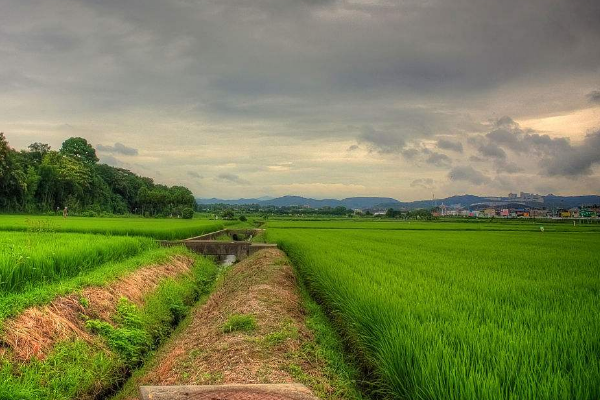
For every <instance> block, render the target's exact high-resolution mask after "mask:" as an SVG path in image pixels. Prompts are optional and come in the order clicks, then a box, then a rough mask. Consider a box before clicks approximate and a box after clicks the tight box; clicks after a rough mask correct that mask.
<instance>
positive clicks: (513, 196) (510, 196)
mask: <svg viewBox="0 0 600 400" xmlns="http://www.w3.org/2000/svg"><path fill="white" fill-rule="evenodd" d="M508 198H509V199H516V198H517V194H516V193H509V194H508Z"/></svg>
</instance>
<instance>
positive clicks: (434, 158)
mask: <svg viewBox="0 0 600 400" xmlns="http://www.w3.org/2000/svg"><path fill="white" fill-rule="evenodd" d="M425 162H426V163H428V164H432V165H435V166H438V167H448V166H450V165H451V164H452V160H451V159H450V157H448V156H447V155H445V154H443V153H436V152H431V153H430V154H429V156H428V157H427V158H426V159H425Z"/></svg>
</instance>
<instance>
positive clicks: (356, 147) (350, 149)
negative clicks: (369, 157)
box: [346, 144, 360, 151]
mask: <svg viewBox="0 0 600 400" xmlns="http://www.w3.org/2000/svg"><path fill="white" fill-rule="evenodd" d="M359 148H360V147H359V146H358V145H356V144H353V145H352V146H350V147H348V148H347V149H346V151H355V150H358V149H359Z"/></svg>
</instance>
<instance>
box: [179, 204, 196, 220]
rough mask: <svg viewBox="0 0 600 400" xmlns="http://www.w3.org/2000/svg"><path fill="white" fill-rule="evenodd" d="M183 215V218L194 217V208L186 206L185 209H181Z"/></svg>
mask: <svg viewBox="0 0 600 400" xmlns="http://www.w3.org/2000/svg"><path fill="white" fill-rule="evenodd" d="M181 217H182V218H183V219H192V218H194V210H192V209H191V208H189V207H186V208H184V209H183V210H181Z"/></svg>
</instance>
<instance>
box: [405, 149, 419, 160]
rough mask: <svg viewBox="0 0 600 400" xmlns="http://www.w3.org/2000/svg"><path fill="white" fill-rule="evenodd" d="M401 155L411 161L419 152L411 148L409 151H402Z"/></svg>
mask: <svg viewBox="0 0 600 400" xmlns="http://www.w3.org/2000/svg"><path fill="white" fill-rule="evenodd" d="M401 153H402V155H403V156H404V157H405V158H406V159H408V160H412V159H414V158H415V157H417V156H418V155H419V154H420V153H421V152H420V151H419V150H417V149H414V148H411V149H406V150H402V152H401Z"/></svg>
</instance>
